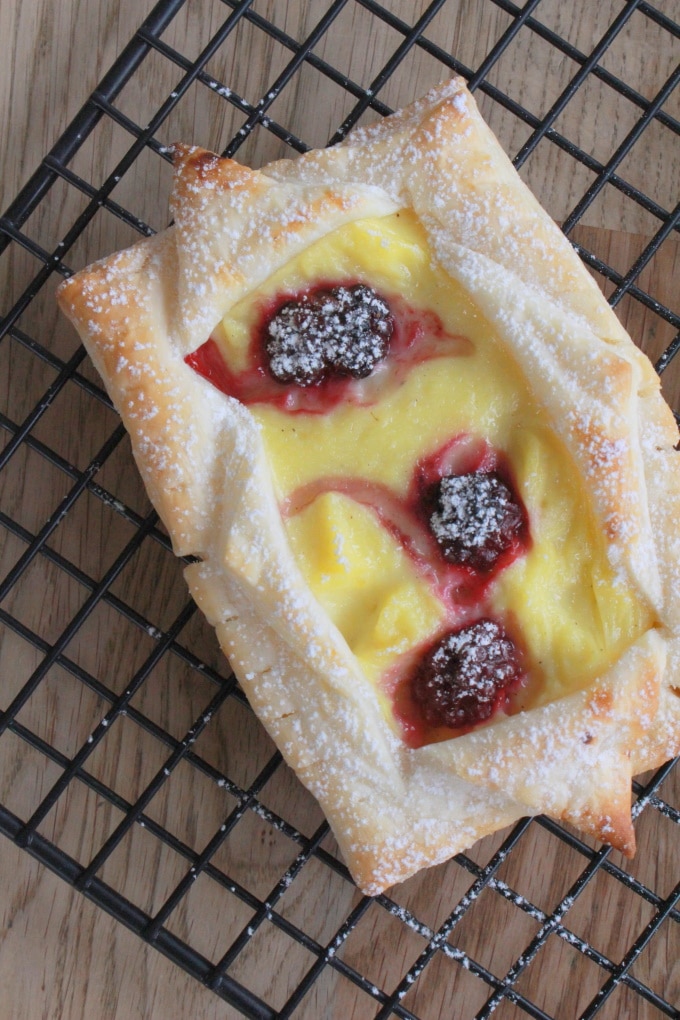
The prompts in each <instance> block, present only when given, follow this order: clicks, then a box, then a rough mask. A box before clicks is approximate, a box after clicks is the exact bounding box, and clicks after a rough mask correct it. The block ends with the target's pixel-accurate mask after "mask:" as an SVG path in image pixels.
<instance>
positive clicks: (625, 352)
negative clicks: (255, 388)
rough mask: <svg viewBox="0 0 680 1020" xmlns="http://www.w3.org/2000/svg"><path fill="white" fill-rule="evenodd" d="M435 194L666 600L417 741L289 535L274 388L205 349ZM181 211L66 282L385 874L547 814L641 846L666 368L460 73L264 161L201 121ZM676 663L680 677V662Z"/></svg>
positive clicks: (192, 541)
mask: <svg viewBox="0 0 680 1020" xmlns="http://www.w3.org/2000/svg"><path fill="white" fill-rule="evenodd" d="M404 207H407V208H411V209H413V210H414V211H415V213H416V215H417V216H418V218H419V219H420V221H421V223H422V224H423V226H424V227H425V229H426V231H427V235H428V238H429V244H430V248H431V251H432V253H433V256H434V257H435V258H436V259H437V260H438V261H439V262H440V263H441V265H442V266H443V267H444V268H445V269H446V270H447V271H448V272H449V273H450V274H451V275H452V276H453V277H455V278H456V279H457V280H458V281H459V282H460V283H461V284H462V285H463V286H464V287H465V288H466V289H467V290H468V292H469V293H470V294H471V296H472V297H473V299H474V300H475V302H476V303H477V304H478V306H479V307H480V308H481V309H482V311H483V313H484V315H485V316H486V318H487V319H488V320H489V321H490V322H491V324H492V326H493V328H494V330H495V332H496V334H497V335H498V337H499V338H500V340H501V341H502V342H504V343H505V344H506V345H507V346H508V347H509V348H510V350H511V351H512V352H513V354H514V356H515V358H516V359H517V361H518V362H519V363H520V365H521V366H522V368H523V369H524V372H525V374H526V376H527V378H528V380H529V382H530V384H531V385H532V388H533V390H534V392H535V394H536V397H537V399H538V401H539V402H540V403H541V404H543V406H544V407H545V408H546V410H547V412H548V414H549V416H550V418H551V421H552V423H553V426H554V428H555V430H556V432H557V433H558V434H559V435H560V436H561V438H562V440H563V441H564V442H565V443H566V445H567V446H568V448H569V450H570V451H571V453H572V455H573V457H574V459H575V461H576V463H577V465H578V467H579V469H580V471H581V472H582V474H583V476H584V478H585V479H586V480H587V484H588V487H589V490H590V492H591V493H592V499H593V504H594V507H595V510H596V513H597V515H598V517H599V520H600V523H601V526H602V529H603V531H604V533H605V535H606V536H607V540H608V549H609V555H610V560H611V562H612V563H613V564H614V566H615V568H616V570H617V571H619V572H620V574H621V576H623V577H625V578H626V580H627V582H629V583H630V584H632V585H633V586H634V587H635V588H636V590H637V591H638V593H639V596H640V598H641V599H642V600H644V601H645V603H646V604H648V605H649V606H650V608H651V610H652V613H653V616H654V619H655V621H656V624H655V626H654V627H652V628H651V629H650V630H649V631H648V632H647V633H645V634H643V635H642V637H641V638H640V639H639V640H637V641H635V642H634V643H633V644H632V645H631V646H630V648H629V649H628V651H627V652H626V653H625V654H624V655H623V656H622V657H621V658H620V660H619V661H618V662H617V663H616V664H615V665H614V666H613V667H612V668H611V669H610V670H609V671H608V672H607V673H606V674H605V675H603V676H601V677H599V678H598V679H597V680H596V681H595V682H594V683H593V684H592V685H591V686H590V687H589V688H588V689H587V690H584V691H580V692H578V693H576V694H572V695H570V696H569V697H567V698H563V699H561V700H560V701H557V702H554V703H553V704H550V705H546V706H543V707H541V708H538V709H534V710H532V711H529V712H526V713H522V714H519V715H515V716H512V717H510V718H506V719H503V720H501V721H499V722H497V723H495V724H494V725H492V726H489V727H485V728H482V729H479V730H477V731H473V732H472V733H469V734H466V735H465V736H462V737H458V738H456V739H455V740H450V741H445V742H443V743H439V744H434V745H430V746H426V747H422V748H419V749H416V750H413V749H409V748H408V747H406V746H405V745H404V744H403V743H402V742H401V741H400V740H399V739H398V738H397V737H396V736H395V734H394V732H393V730H392V729H391V727H390V726H389V725H388V724H387V722H386V720H385V717H384V715H383V713H382V711H381V708H380V705H379V702H378V698H377V695H376V692H375V691H374V689H373V688H372V686H371V684H370V683H369V682H368V681H367V680H366V678H365V677H364V675H363V674H362V672H361V670H360V669H359V667H358V664H357V662H356V660H355V659H354V657H353V655H352V654H351V652H350V651H349V649H348V647H347V645H346V643H345V641H344V640H343V638H342V637H341V635H340V634H339V632H338V631H337V630H336V629H335V627H334V626H333V625H332V624H331V622H330V620H329V619H328V617H327V616H326V614H325V613H324V612H323V610H322V609H321V607H320V606H319V605H318V603H317V602H316V601H315V599H314V598H313V596H312V595H311V593H310V591H309V590H308V588H307V586H306V584H305V582H304V580H303V578H302V576H301V574H300V572H299V570H298V567H297V565H296V563H295V562H294V560H293V557H292V555H291V553H290V550H289V548H288V544H287V541H286V537H285V532H284V529H283V525H282V522H281V517H280V513H279V509H278V506H277V503H276V499H275V496H274V492H273V488H272V482H271V477H270V472H269V468H268V465H267V463H266V458H265V454H264V449H263V444H262V440H261V437H260V434H259V432H258V429H257V427H256V425H255V423H254V419H253V418H252V416H251V415H250V412H249V411H248V410H247V409H246V408H245V407H243V406H242V405H240V404H239V403H238V402H237V401H236V400H234V399H233V398H230V397H226V396H224V395H223V394H222V393H221V392H219V391H218V390H217V389H215V388H214V387H213V386H211V384H210V383H208V382H207V381H206V380H205V379H203V378H202V377H200V376H199V375H198V374H197V373H195V372H194V371H193V370H192V369H191V368H189V367H188V366H187V365H186V364H185V362H184V357H185V356H186V355H187V354H189V353H190V352H192V351H194V350H195V349H196V348H197V347H199V346H200V345H201V344H202V343H203V342H204V341H205V340H206V339H207V338H208V336H209V335H210V333H211V331H212V330H213V329H214V328H215V326H216V325H217V324H218V322H219V321H220V320H221V319H222V317H223V316H224V315H225V313H226V312H227V311H228V310H229V309H230V308H231V307H232V306H233V305H234V304H235V303H236V302H237V301H238V300H240V299H241V298H242V297H243V296H245V295H246V294H247V293H249V292H251V291H253V290H254V289H256V288H257V287H258V286H259V285H260V284H261V283H262V282H263V281H264V280H265V279H266V278H267V277H269V276H270V275H271V274H272V273H273V272H275V271H276V270H277V269H279V268H280V267H282V266H285V265H286V263H287V262H288V261H289V260H290V259H291V258H292V257H293V256H294V255H295V254H297V253H298V252H299V251H301V250H302V249H304V248H305V247H306V246H308V245H309V244H311V243H312V242H313V241H315V240H317V239H318V238H319V237H322V236H324V235H325V234H327V233H329V232H330V231H332V230H334V229H335V228H337V227H338V226H340V225H342V224H343V223H345V222H349V221H351V220H354V219H359V218H363V217H367V216H380V215H387V214H389V213H391V212H394V211H396V210H398V209H399V208H404ZM172 213H173V216H174V226H173V227H171V228H170V229H168V230H167V231H165V232H164V233H163V234H160V235H158V236H156V237H154V238H151V239H150V240H146V241H142V242H141V243H140V244H138V245H136V246H135V247H133V248H132V249H130V250H128V251H125V252H122V253H119V254H117V255H114V256H112V257H111V258H109V259H106V260H104V261H103V262H100V263H98V264H96V265H94V266H91V267H90V268H88V269H86V270H84V271H83V272H82V273H79V274H78V275H77V276H75V277H74V278H72V279H71V280H69V281H67V282H66V283H65V284H64V285H63V286H62V288H61V290H60V294H59V302H60V305H61V307H62V308H63V310H64V311H65V312H66V314H67V315H68V316H69V317H70V318H71V319H72V321H73V322H74V323H75V325H76V327H77V329H78V331H79V332H80V334H81V336H82V338H83V340H84V342H85V344H86V345H87V348H88V350H89V352H90V354H91V356H92V358H93V360H94V362H95V365H96V367H97V368H98V370H99V372H100V373H101V375H102V377H103V379H104V381H105V383H106V385H107V388H108V390H109V392H110V394H111V397H112V399H113V401H114V403H115V405H116V407H117V408H118V410H119V411H120V413H121V416H122V418H123V420H124V422H125V424H126V426H127V428H128V431H129V432H130V436H131V439H132V446H133V450H134V453H135V457H136V459H137V463H138V465H139V468H140V471H141V473H142V476H143V478H144V481H145V483H146V485H147V488H148V490H149V494H150V496H151V498H152V500H153V502H154V504H155V506H156V508H157V509H158V511H159V513H160V515H161V517H162V519H163V521H164V522H165V524H166V527H167V528H168V531H169V533H170V535H171V538H172V542H173V546H174V548H175V551H176V552H177V554H178V555H185V554H192V555H194V556H197V557H200V559H201V562H200V563H196V564H194V565H192V566H190V567H189V568H188V569H187V571H186V577H187V581H188V583H189V586H190V588H191V591H192V594H193V595H194V597H195V598H196V600H197V602H198V604H199V606H200V607H201V608H202V609H203V611H204V613H205V615H206V616H207V618H208V619H209V620H210V621H211V623H213V625H214V626H215V627H216V630H217V634H218V637H219V640H220V642H221V644H222V647H223V648H224V650H225V652H226V653H227V655H228V656H229V658H230V661H231V663H232V666H233V668H234V670H235V672H236V674H237V676H238V677H239V680H240V681H241V683H242V685H243V687H244V689H245V691H246V693H247V695H248V698H249V700H250V701H251V704H252V705H253V707H254V709H255V711H256V712H257V713H258V715H259V716H260V718H261V720H262V721H263V723H264V725H265V726H266V727H267V729H268V730H269V732H270V733H271V735H272V736H273V738H274V740H275V741H276V743H277V744H278V746H279V747H280V749H281V751H282V752H283V754H284V756H285V757H286V759H287V760H288V761H289V763H290V764H291V765H292V766H293V768H294V769H295V771H296V772H297V774H298V776H299V777H300V779H301V780H302V781H303V782H304V783H305V784H306V785H307V786H308V787H309V788H310V789H311V790H312V792H313V793H314V794H315V795H316V796H317V798H318V799H319V801H320V802H321V804H322V807H323V808H324V810H325V812H326V814H327V816H328V818H329V820H330V822H331V824H332V826H333V829H334V831H335V833H336V836H337V838H338V842H339V844H340V847H341V849H342V851H343V853H344V856H345V858H346V860H347V863H348V866H349V867H350V870H351V871H352V874H353V875H354V877H355V879H356V881H357V882H358V884H359V885H360V886H361V887H362V888H363V889H364V890H365V891H366V892H368V893H377V892H379V891H380V890H382V889H384V888H385V887H386V886H388V885H391V884H393V883H394V882H397V881H400V880H402V879H404V878H406V877H408V876H409V875H411V874H413V873H414V872H415V871H417V870H419V869H420V868H422V867H424V866H426V865H430V864H434V863H437V862H439V861H442V860H445V859H447V858H448V857H450V856H451V855H452V854H454V853H456V852H457V851H459V850H462V849H464V848H466V847H469V846H470V845H471V844H472V843H473V842H474V841H475V840H477V839H478V838H480V837H481V836H483V835H485V834H487V833H490V832H493V831H495V830H497V829H499V828H501V827H503V826H505V825H507V824H508V823H510V822H512V821H513V820H515V819H517V818H519V817H521V816H522V815H525V814H535V813H539V812H546V813H549V814H551V815H552V816H554V817H556V818H560V819H564V820H566V821H569V822H571V823H573V824H574V825H576V826H577V827H578V828H580V829H581V830H582V831H584V832H588V833H591V834H593V835H595V836H597V837H598V838H599V839H602V840H605V841H607V842H610V843H612V844H614V845H616V846H618V847H619V848H620V849H622V850H623V851H624V852H625V853H631V852H632V851H633V848H634V833H633V829H632V825H631V820H630V779H631V775H632V771H633V768H634V769H635V770H636V771H638V770H642V769H644V768H647V767H651V766H653V765H655V764H657V763H658V762H659V761H661V760H664V759H665V758H666V757H668V756H670V755H672V754H674V753H676V752H677V751H678V750H679V749H680V738H679V735H680V726H679V725H678V723H679V722H680V708H679V707H678V706H679V702H680V699H678V697H677V695H676V694H675V693H674V689H673V686H672V684H673V682H674V681H673V676H676V677H677V672H675V671H674V672H672V673H669V671H668V670H666V669H665V666H666V660H667V658H668V660H669V662H670V664H671V666H673V665H674V664H675V660H676V659H677V657H678V654H679V652H678V643H679V638H678V628H679V627H680V620H679V619H678V609H677V607H678V606H680V598H678V597H677V596H678V594H679V593H678V591H677V588H678V574H679V571H678V563H679V562H680V557H679V556H678V551H679V550H678V548H677V539H675V537H674V526H675V522H676V521H677V520H678V519H680V515H679V513H678V511H679V510H680V473H679V472H678V465H677V461H676V456H677V455H676V454H675V452H674V451H673V444H674V443H675V442H676V441H677V429H676V428H675V423H674V420H673V416H672V414H671V412H670V411H669V409H668V408H667V407H666V405H665V404H664V402H663V400H662V398H661V396H660V393H659V385H658V379H657V377H656V374H655V373H654V371H653V369H652V367H651V365H650V363H649V362H648V360H647V359H646V358H645V357H644V356H643V355H642V354H641V353H640V352H639V351H638V350H637V349H636V348H635V347H634V345H633V344H632V342H631V341H630V339H629V338H628V336H627V335H626V333H625V332H624V330H623V329H622V327H621V326H620V324H619V323H618V320H617V319H616V317H615V316H614V315H613V313H612V311H611V309H610V308H609V306H608V305H607V303H606V302H605V301H604V299H603V298H602V296H601V294H600V292H599V291H598V289H597V287H596V285H595V284H594V282H593V281H592V279H591V278H590V276H589V275H588V273H587V272H586V271H585V269H584V268H583V266H582V264H581V262H580V260H579V259H578V257H577V256H576V255H575V253H574V252H573V250H572V248H571V246H570V244H569V243H568V242H567V241H566V240H565V238H564V237H563V235H562V234H561V233H560V232H559V230H558V229H557V228H556V226H555V225H554V223H553V222H552V221H551V220H550V218H549V217H548V216H547V214H546V213H545V212H544V211H543V210H542V209H541V208H540V206H539V205H538V203H537V202H536V200H535V199H534V198H533V196H531V194H530V193H529V192H528V190H527V189H526V188H525V186H524V185H523V184H522V183H521V181H520V179H519V177H518V176H517V174H516V173H515V171H514V169H513V168H512V166H511V164H510V163H509V161H508V160H507V157H506V156H505V155H504V154H503V152H502V150H501V149H500V147H499V145H498V143H497V142H496V140H495V139H494V137H493V136H492V135H491V133H490V131H489V129H488V128H487V127H486V125H485V124H484V122H483V121H482V119H481V117H480V116H479V113H478V112H477V109H476V106H475V104H474V101H473V99H472V97H471V96H470V94H469V92H468V91H467V90H466V88H465V85H464V83H463V82H462V81H460V80H458V79H454V80H453V81H451V82H447V83H445V84H444V85H442V86H440V87H439V88H438V89H434V90H433V91H432V92H430V93H429V94H428V95H427V96H426V97H424V99H422V100H421V101H419V102H418V103H415V104H414V105H413V106H412V107H410V108H408V109H407V110H404V111H401V112H400V113H398V114H395V115H394V116H393V117H390V118H388V119H386V120H385V121H383V122H381V123H379V124H376V125H374V126H372V127H370V128H367V129H363V130H359V131H355V132H354V133H353V134H352V135H351V136H350V137H349V138H348V139H347V141H346V142H345V143H344V144H343V145H341V146H338V147H335V148H333V149H329V150H324V151H318V152H312V153H309V154H307V155H305V156H303V157H301V158H300V159H298V160H296V161H291V162H288V161H282V162H277V163H274V164H271V165H270V166H269V167H266V168H265V169H264V170H263V171H261V172H257V171H252V170H247V169H245V168H243V167H241V166H239V165H238V164H236V163H234V162H233V161H230V160H224V159H220V158H219V157H217V156H214V155H212V154H210V153H206V152H204V151H203V150H197V149H188V148H183V147H177V149H176V181H175V187H174V191H173V198H172ZM675 682H677V681H675Z"/></svg>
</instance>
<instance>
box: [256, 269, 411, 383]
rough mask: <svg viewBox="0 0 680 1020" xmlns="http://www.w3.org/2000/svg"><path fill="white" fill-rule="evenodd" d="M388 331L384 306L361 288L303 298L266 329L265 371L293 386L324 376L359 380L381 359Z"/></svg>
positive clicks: (390, 328)
mask: <svg viewBox="0 0 680 1020" xmlns="http://www.w3.org/2000/svg"><path fill="white" fill-rule="evenodd" d="M393 329H394V322H393V319H392V316H391V315H390V310H389V307H388V305H387V303H386V302H385V301H383V299H382V298H381V297H379V296H378V295H377V294H376V293H375V291H374V290H372V289H371V288H370V287H366V286H364V285H363V284H357V285H356V286H354V287H333V288H331V289H330V290H319V291H316V292H312V293H311V294H304V295H303V296H302V297H301V298H300V300H299V301H288V302H287V303H286V304H285V305H283V306H282V307H281V308H280V309H279V310H278V312H276V314H275V315H273V316H272V318H271V319H270V320H269V322H268V323H267V326H266V334H265V350H266V353H267V357H268V359H269V370H270V372H271V374H272V375H273V377H274V378H275V379H276V380H278V382H282V383H290V382H294V383H297V385H298V386H313V385H314V384H315V383H318V382H321V380H322V379H324V378H326V377H328V376H329V375H341V376H343V375H351V376H354V377H355V378H357V379H363V378H364V377H365V376H367V375H369V374H370V373H371V372H372V371H373V369H374V368H375V366H376V364H377V363H378V362H379V361H381V360H382V359H383V358H384V357H385V356H386V354H387V352H388V349H389V344H390V339H391V337H392V332H393Z"/></svg>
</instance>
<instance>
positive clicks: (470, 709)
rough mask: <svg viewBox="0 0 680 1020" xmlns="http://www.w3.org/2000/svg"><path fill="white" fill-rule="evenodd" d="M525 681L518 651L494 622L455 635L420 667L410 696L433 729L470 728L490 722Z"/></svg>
mask: <svg viewBox="0 0 680 1020" xmlns="http://www.w3.org/2000/svg"><path fill="white" fill-rule="evenodd" d="M521 675H522V669H521V665H520V657H519V653H518V651H517V648H516V646H515V644H514V642H513V641H512V639H511V638H510V637H508V635H507V634H506V632H505V630H504V629H503V628H502V627H501V626H500V624H498V623H496V622H495V621H494V620H478V621H477V622H476V623H472V624H470V625H469V626H467V627H463V628H462V630H458V631H451V632H450V633H449V634H446V635H445V636H444V637H443V638H442V639H441V640H440V641H438V642H437V644H436V645H434V646H433V647H432V648H431V649H430V650H429V651H428V652H427V654H426V655H425V656H424V658H423V659H422V660H421V662H420V663H419V665H418V667H417V669H416V672H415V674H414V676H413V680H412V688H411V691H412V695H413V699H414V701H415V702H416V704H417V705H418V706H419V708H420V711H421V712H422V714H423V717H424V719H425V721H426V722H427V723H429V724H430V725H431V726H450V727H452V728H459V727H461V726H472V725H475V724H476V723H480V722H484V720H486V719H489V718H490V717H491V715H492V714H493V713H494V711H495V710H496V709H497V708H498V706H499V705H500V703H501V702H502V701H503V698H504V695H505V692H506V690H507V688H508V687H509V686H510V685H512V684H513V683H514V682H515V681H517V680H518V679H519V678H520V677H521Z"/></svg>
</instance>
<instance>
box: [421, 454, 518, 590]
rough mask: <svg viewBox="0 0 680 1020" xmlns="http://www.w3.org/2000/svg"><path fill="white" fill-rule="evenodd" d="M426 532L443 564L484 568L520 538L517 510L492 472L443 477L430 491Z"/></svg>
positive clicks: (505, 487) (506, 491)
mask: <svg viewBox="0 0 680 1020" xmlns="http://www.w3.org/2000/svg"><path fill="white" fill-rule="evenodd" d="M434 505H435V510H434V513H432V514H431V516H430V520H429V523H430V530H431V531H432V534H433V535H434V537H435V538H436V540H437V544H438V545H439V548H440V550H441V552H442V555H443V556H444V559H445V560H447V561H448V562H449V563H459V564H462V565H463V566H470V567H473V568H474V569H475V570H480V571H487V570H490V569H491V568H492V567H493V566H494V565H495V563H496V561H497V560H498V558H499V557H500V556H501V555H502V554H503V553H504V552H506V551H507V550H508V549H509V548H511V546H512V545H513V543H514V542H515V541H516V540H517V539H518V538H519V537H520V534H521V532H522V529H523V527H524V516H523V513H522V509H521V507H520V506H519V504H518V502H517V500H516V499H515V497H514V495H513V493H512V491H511V489H510V488H509V487H508V486H507V485H506V484H505V482H504V481H503V480H502V479H501V478H500V476H499V475H498V474H496V473H495V472H491V473H489V474H482V473H481V472H478V471H473V472H471V473H470V474H465V475H448V476H446V477H445V478H442V479H441V481H440V482H438V484H437V486H436V489H435V492H434Z"/></svg>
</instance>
